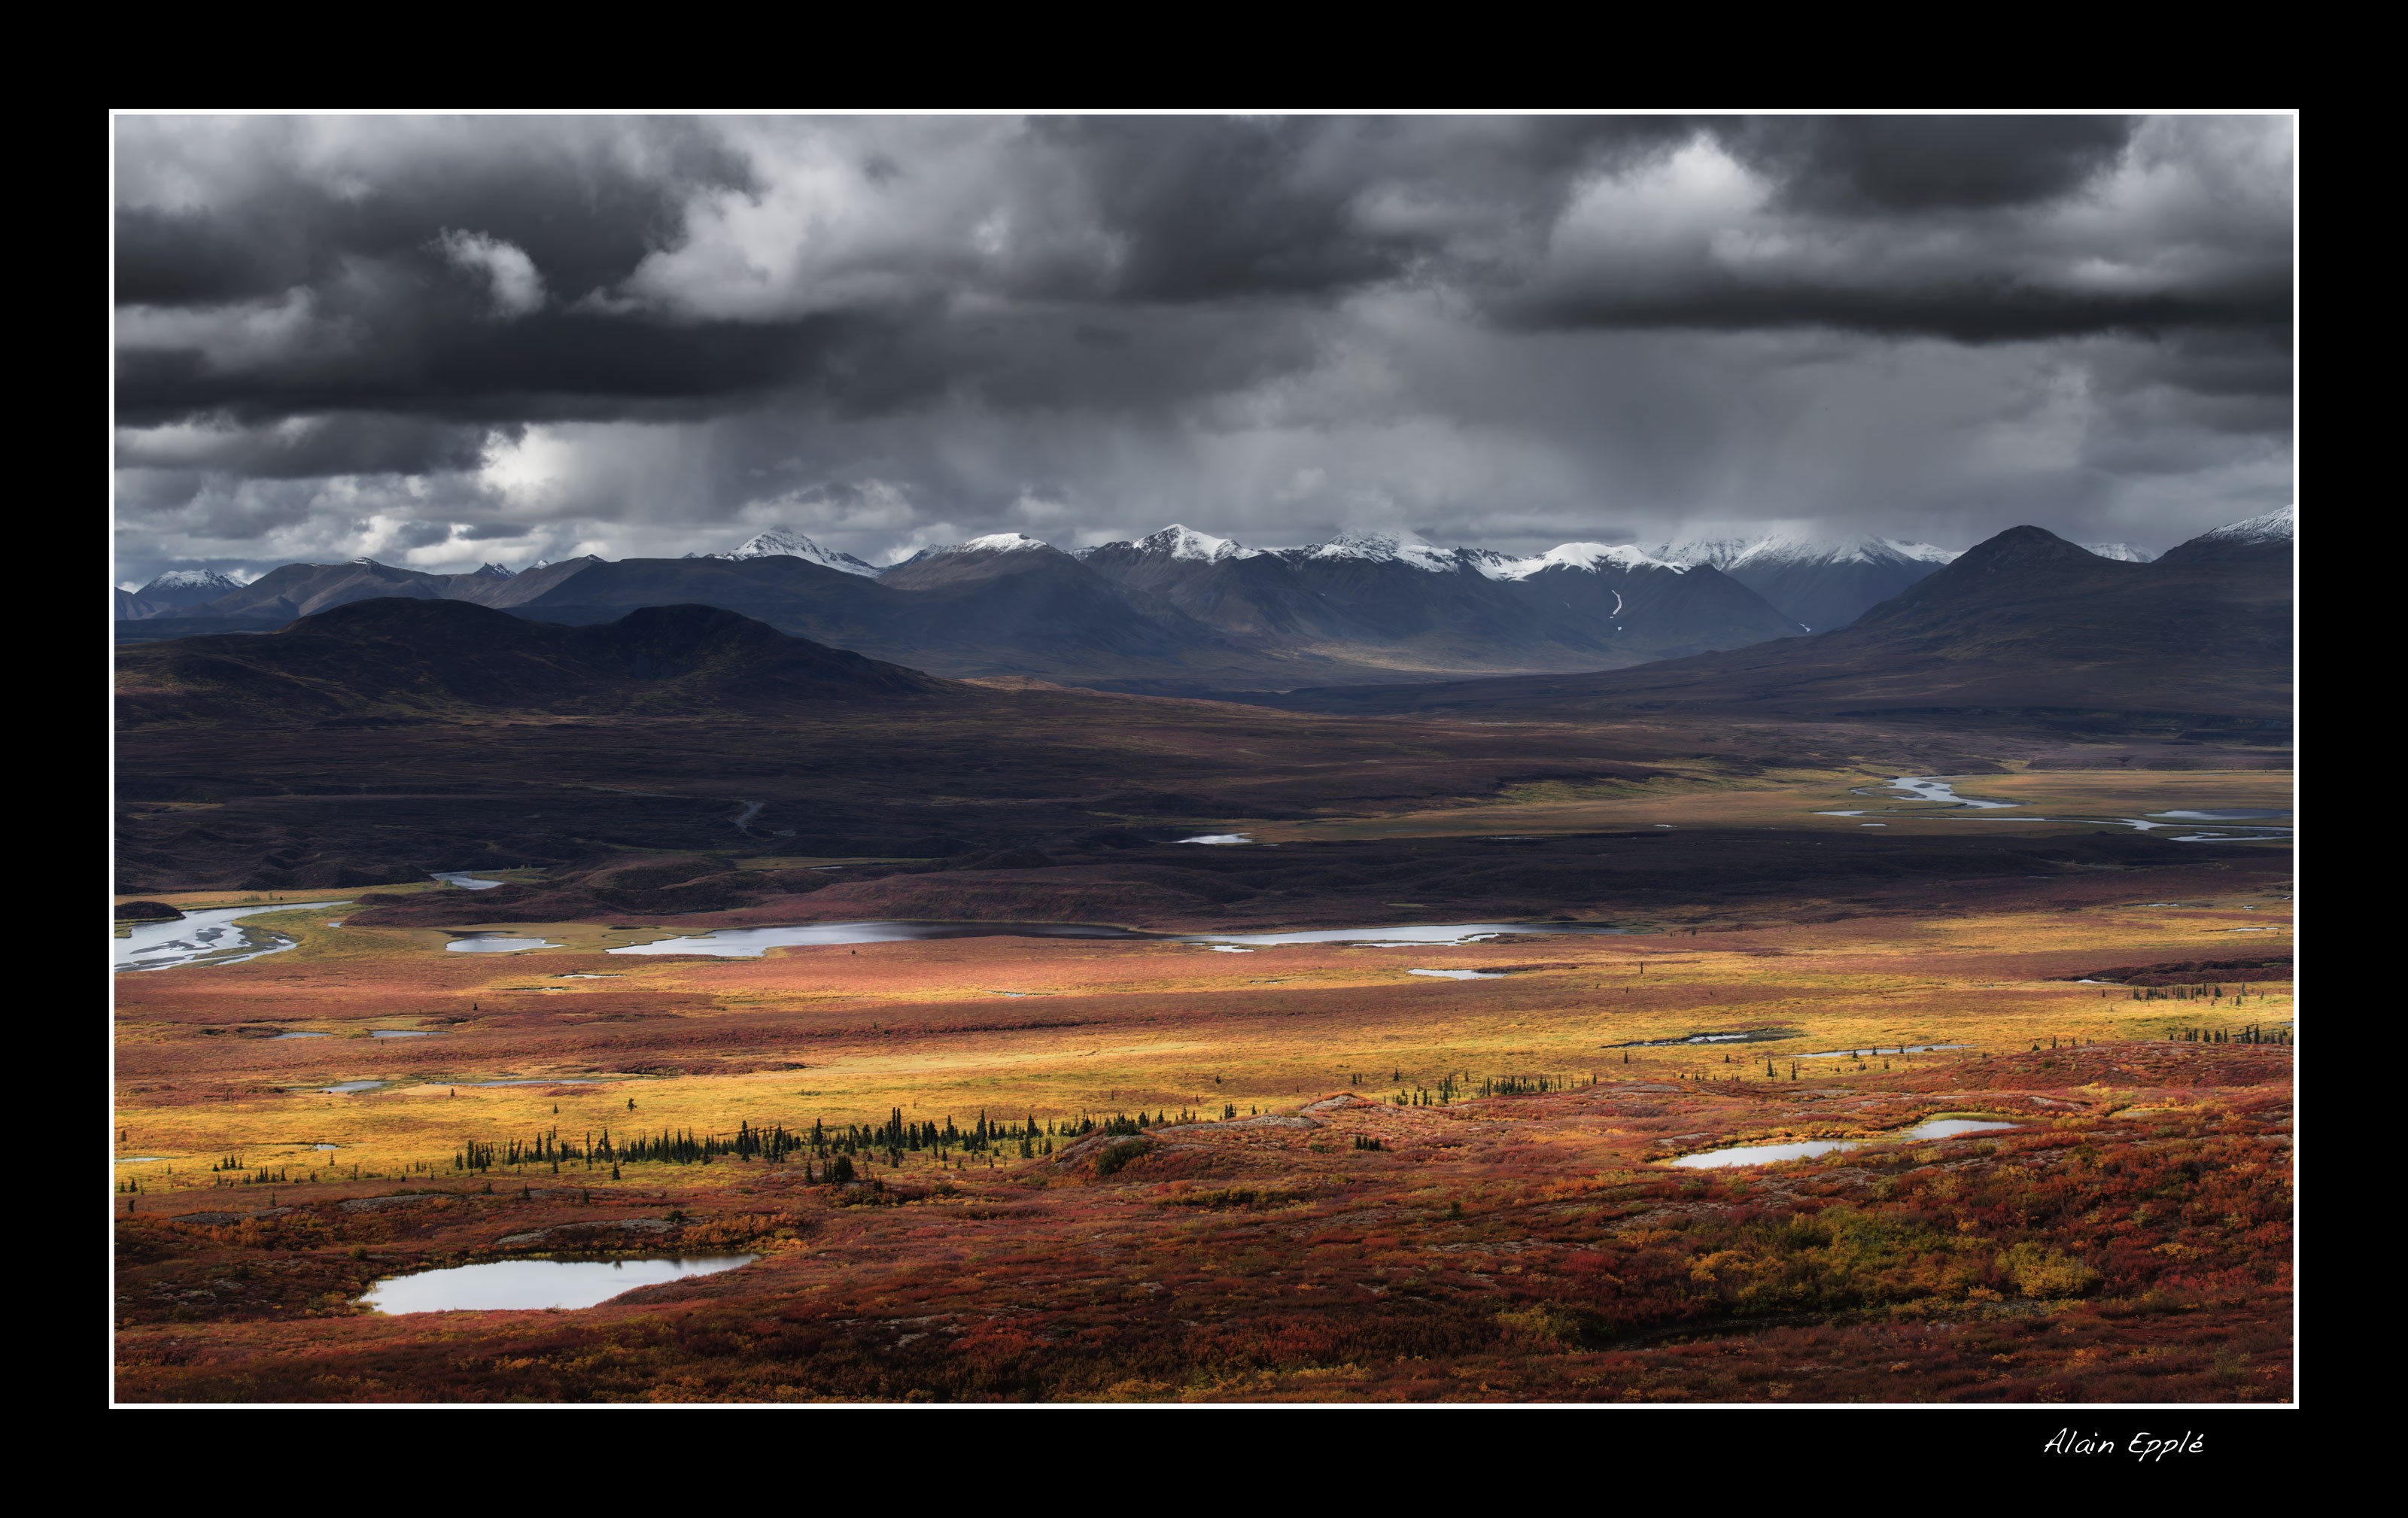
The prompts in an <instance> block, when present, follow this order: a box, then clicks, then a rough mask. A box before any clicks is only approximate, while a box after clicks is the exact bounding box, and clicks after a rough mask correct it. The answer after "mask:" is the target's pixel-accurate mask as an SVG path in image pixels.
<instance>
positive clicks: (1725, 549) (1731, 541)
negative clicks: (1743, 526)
mask: <svg viewBox="0 0 2408 1518" xmlns="http://www.w3.org/2000/svg"><path fill="white" fill-rule="evenodd" d="M1761 541H1763V539H1761V538H1756V537H1683V538H1679V539H1677V540H1675V541H1672V542H1670V543H1664V544H1660V545H1658V546H1657V547H1655V548H1651V549H1649V550H1647V554H1648V556H1649V557H1650V558H1653V559H1657V560H1660V561H1662V562H1664V563H1666V564H1685V565H1691V566H1698V565H1702V566H1706V567H1708V568H1712V569H1726V568H1728V567H1729V566H1730V563H1731V561H1732V560H1734V559H1736V558H1738V557H1739V556H1740V555H1741V554H1742V553H1744V552H1746V551H1748V550H1749V549H1752V548H1754V547H1756V544H1757V543H1759V542H1761Z"/></svg>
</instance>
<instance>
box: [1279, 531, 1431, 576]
mask: <svg viewBox="0 0 2408 1518" xmlns="http://www.w3.org/2000/svg"><path fill="white" fill-rule="evenodd" d="M1304 556H1305V557H1306V558H1308V559H1365V560H1369V562H1371V563H1373V564H1404V565H1410V566H1412V567H1413V568H1415V569H1421V570H1426V571H1427V572H1429V573H1430V574H1434V575H1442V574H1446V573H1449V572H1450V571H1453V570H1455V569H1458V568H1460V567H1462V562H1461V560H1460V559H1459V558H1458V556H1457V555H1456V554H1455V553H1450V552H1448V551H1446V550H1444V549H1442V548H1439V547H1436V546H1435V545H1433V544H1430V543H1427V542H1425V541H1423V540H1422V538H1421V537H1418V536H1417V535H1415V534H1412V533H1409V532H1393V533H1358V532H1342V533H1340V534H1339V535H1338V536H1337V537H1333V538H1331V539H1330V540H1329V541H1327V542H1326V543H1316V544H1314V545H1313V546H1312V547H1311V548H1309V549H1306V550H1305V551H1304Z"/></svg>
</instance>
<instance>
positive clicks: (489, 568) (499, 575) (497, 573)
mask: <svg viewBox="0 0 2408 1518" xmlns="http://www.w3.org/2000/svg"><path fill="white" fill-rule="evenodd" d="M474 572H475V574H476V575H477V577H478V578H479V579H480V580H516V579H517V578H518V572H517V571H516V570H514V569H510V568H509V567H508V566H503V565H498V564H480V565H479V566H477V567H476V570H475V571H474Z"/></svg>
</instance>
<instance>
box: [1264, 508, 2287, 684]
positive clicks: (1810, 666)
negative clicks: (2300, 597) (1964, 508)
mask: <svg viewBox="0 0 2408 1518" xmlns="http://www.w3.org/2000/svg"><path fill="white" fill-rule="evenodd" d="M2294 531H2295V518H2294V514H2293V512H2292V509H2291V508H2288V507H2286V508H2283V509H2281V510H2279V511H2272V512H2269V513H2267V514H2266V515H2264V516H2260V517H2253V518H2250V519H2249V520H2247V521H2245V522H2239V523H2232V524H2231V525H2229V526H2226V527H2219V528H2216V529H2214V531H2212V532H2208V533H2203V534H2201V535H2200V537H2195V538H2192V539H2190V540H2189V541H2188V542H2186V543H2183V544H2180V545H2178V546H2177V547H2175V548H2173V549H2171V550H2169V551H2166V552H2165V553H2164V554H2163V555H2161V556H2159V557H2157V558H2156V559H2155V560H2152V561H2133V560H2127V559H2116V558H2110V557H2107V556H2105V555H2102V554H2100V553H2098V552H2096V551H2092V550H2090V549H2088V548H2085V547H2083V546H2082V545H2079V544H2075V543H2070V542H2067V541H2066V540H2065V539H2063V538H2061V537H2057V536H2056V535H2055V534H2053V533H2049V532H2046V531H2043V530H2042V529H2041V528H2038V527H2029V526H2026V527H2013V528H2010V529H2008V530H2007V531H2005V532H2003V533H2000V534H1999V535H1998V536H1996V537H1991V538H1989V539H1988V540H1986V541H1985V542H1983V543H1980V544H1978V545H1976V546H1975V547H1973V548H1971V549H1970V550H1968V551H1965V552H1964V553H1961V554H1958V555H1956V556H1954V557H1953V558H1952V559H1951V560H1950V562H1949V563H1948V564H1946V565H1945V566H1942V567H1940V568H1938V569H1936V570H1935V571H1934V572H1932V573H1931V574H1928V575H1926V576H1924V577H1922V578H1921V579H1919V580H1916V581H1915V582H1914V583H1913V584H1911V585H1909V586H1908V587H1907V588H1906V589H1904V590H1902V591H1900V592H1899V594H1896V595H1894V596H1892V597H1891V598H1889V599H1888V600H1886V601H1884V602H1882V603H1881V604H1880V605H1878V606H1875V607H1873V608H1871V609H1869V610H1867V611H1866V612H1864V613H1863V614H1862V615H1860V616H1858V617H1857V618H1856V620H1855V621H1854V622H1852V623H1849V624H1848V625H1846V626H1844V627H1841V628H1838V629H1836V630H1834V631H1831V632H1828V633H1823V634H1819V635H1816V636H1814V637H1799V638H1785V639H1781V640H1778V641H1772V642H1765V643H1758V644H1755V645H1752V646H1749V647H1746V648H1742V649H1736V650H1729V651H1723V652H1713V653H1707V654H1701V655H1697V656H1693V657H1689V658H1683V659H1670V660H1665V661H1661V662H1659V663H1655V664H1650V665H1647V666H1641V667H1638V668H1626V669H1619V670H1604V671H1598V672H1594V673H1588V674H1580V675H1569V676H1541V677H1519V678H1498V679H1484V680H1457V681H1446V682H1441V683H1430V684H1423V685H1418V686H1414V687H1412V688H1410V689H1396V688H1390V687H1378V686H1362V687H1355V688H1353V689H1327V690H1298V691H1292V692H1288V693H1285V694H1284V695H1265V696H1253V697H1240V699H1250V700H1256V701H1259V702H1260V703H1261V704H1264V705H1274V706H1279V707H1282V708H1284V709H1292V710H1303V711H1322V712H1347V713H1357V714H1373V713H1385V714H1395V713H1417V714H1455V715H1462V714H1466V713H1477V714H1481V715H1483V716H1485V717H1488V718H1492V719H1512V718H1516V717H1522V718H1537V719H1552V720H1562V719H1578V720H1584V721H1612V720H1615V719H1629V718H1634V717H1641V716H1644V717H1647V718H1651V719H1664V718H1668V717H1673V716H1682V715H1691V716H1704V715H1716V716H1720V717H1722V718H1725V719H1732V720H1735V719H1743V718H1767V719H1816V720H1835V719H1836V720H1853V719H1871V718H1879V719H1885V720H1898V719H1905V720H1910V721H1931V720H1944V721H1946V722H1949V723H1956V724H1958V725H1964V724H1967V723H1973V724H1980V723H1996V722H2000V721H2005V722H2011V723H2038V724H2040V725H2044V726H2052V727H2067V726H2071V727H2073V728H2085V727H2089V728H2097V729H2100V730H2118V729H2123V728H2128V727H2131V726H2134V725H2138V726H2142V727H2151V728H2162V727H2167V726H2170V725H2171V726H2172V727H2174V728H2178V729H2181V728H2191V727H2198V728H2205V729H2214V730H2219V731H2223V730H2241V731H2252V730H2258V729H2287V727H2288V725H2289V722H2290V713H2291V699H2292V662H2293V641H2292V631H2291V624H2292V614H2293V607H2294V597H2293V591H2292V569H2293V558H2294Z"/></svg>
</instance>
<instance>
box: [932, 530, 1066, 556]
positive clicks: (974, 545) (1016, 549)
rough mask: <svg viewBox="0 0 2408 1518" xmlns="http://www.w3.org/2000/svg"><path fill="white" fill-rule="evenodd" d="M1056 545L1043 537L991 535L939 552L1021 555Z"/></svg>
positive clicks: (1013, 534) (1021, 534) (1007, 534)
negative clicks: (1030, 550) (1031, 550)
mask: <svg viewBox="0 0 2408 1518" xmlns="http://www.w3.org/2000/svg"><path fill="white" fill-rule="evenodd" d="M1053 546H1054V545H1052V544H1051V543H1048V542H1047V541H1045V539H1043V538H1042V537H1029V536H1028V535H1027V534H1026V533H989V534H987V535H986V536H985V537H973V538H971V539H970V540H969V541H968V542H967V543H961V544H957V545H955V546H954V547H953V548H952V549H950V550H941V549H940V550H939V552H953V553H1020V552H1025V551H1027V550H1029V549H1038V548H1051V547H1053Z"/></svg>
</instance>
